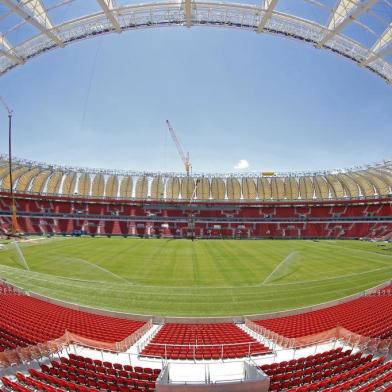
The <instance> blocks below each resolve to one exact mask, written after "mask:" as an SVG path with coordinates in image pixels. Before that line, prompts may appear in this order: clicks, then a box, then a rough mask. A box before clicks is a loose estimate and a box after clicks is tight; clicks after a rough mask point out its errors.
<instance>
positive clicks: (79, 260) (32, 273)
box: [0, 257, 135, 286]
mask: <svg viewBox="0 0 392 392" xmlns="http://www.w3.org/2000/svg"><path fill="white" fill-rule="evenodd" d="M70 259H71V260H73V261H78V262H80V263H85V264H87V265H89V266H92V267H94V268H97V269H99V270H101V271H103V272H105V273H107V274H110V275H112V276H114V277H115V278H116V279H119V280H121V281H122V282H124V283H125V284H126V285H127V286H135V285H134V284H133V283H132V282H130V281H128V280H126V279H125V278H123V277H121V276H119V275H116V274H115V273H113V272H111V271H109V270H107V269H105V268H103V267H101V266H99V265H97V264H93V263H90V262H89V261H87V260H84V259H80V258H74V257H72V258H70ZM1 267H5V268H6V269H7V268H8V269H12V270H13V271H17V270H18V269H17V268H13V267H9V266H5V265H1V266H0V268H1ZM29 271H30V270H29ZM30 274H31V275H34V276H35V277H37V276H39V275H41V276H48V277H49V276H50V277H52V276H53V277H54V278H60V279H69V280H76V281H77V280H78V279H75V278H68V277H65V276H59V275H50V274H44V273H42V272H36V271H30ZM38 280H39V279H38ZM49 280H50V279H49ZM80 280H81V281H82V282H91V283H94V282H95V283H97V282H96V281H89V280H82V279H80ZM52 281H53V279H52ZM98 283H102V282H98ZM105 283H107V282H105Z"/></svg>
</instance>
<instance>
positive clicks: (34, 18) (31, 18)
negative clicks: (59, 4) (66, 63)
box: [0, 0, 64, 47]
mask: <svg viewBox="0 0 392 392" xmlns="http://www.w3.org/2000/svg"><path fill="white" fill-rule="evenodd" d="M0 1H1V2H2V3H3V4H4V5H6V6H7V7H8V8H10V9H11V10H12V11H14V12H15V14H17V15H19V16H20V17H21V18H22V19H24V20H25V21H26V22H27V23H29V24H31V25H32V26H34V27H35V28H37V29H38V30H39V31H41V33H43V34H45V35H46V36H47V37H49V38H50V39H51V40H52V41H53V42H55V43H56V45H58V46H60V47H64V43H63V42H62V41H61V40H60V39H59V38H58V37H57V35H56V34H55V33H53V31H52V29H53V25H52V23H51V22H50V20H49V18H48V16H47V14H46V11H45V7H44V6H43V5H42V3H41V0H31V1H28V0H23V1H22V2H20V3H17V4H15V3H14V2H13V1H12V0H0ZM22 6H24V7H23V8H22ZM25 8H27V10H28V11H29V12H27V11H26V10H25Z"/></svg>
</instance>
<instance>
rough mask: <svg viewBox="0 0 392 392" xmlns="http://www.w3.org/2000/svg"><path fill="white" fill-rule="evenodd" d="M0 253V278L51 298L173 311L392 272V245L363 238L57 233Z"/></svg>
mask: <svg viewBox="0 0 392 392" xmlns="http://www.w3.org/2000/svg"><path fill="white" fill-rule="evenodd" d="M20 248H21V250H22V253H23V255H24V257H25V259H26V262H27V265H28V268H29V270H27V269H26V267H24V266H23V263H22V262H21V260H22V258H21V255H20V253H18V252H17V249H16V247H15V245H13V244H8V245H6V247H5V249H3V250H0V276H1V277H2V278H6V279H7V280H8V281H10V282H12V283H15V284H16V285H18V286H20V287H23V288H25V289H28V290H31V291H34V292H38V293H41V294H44V295H47V296H49V297H53V298H58V299H62V300H65V301H70V302H73V303H78V304H83V305H89V306H94V307H99V308H106V309H111V310H119V311H125V312H132V313H141V314H154V315H170V316H227V315H249V314H255V313H265V312H272V311H278V310H282V309H289V308H296V307H302V306H307V305H313V304H317V303H321V302H325V301H329V300H332V299H337V298H341V297H344V296H347V295H350V294H353V293H356V292H359V291H361V290H364V289H367V288H370V287H373V286H375V285H377V284H379V283H382V282H384V281H386V280H388V279H391V278H392V247H391V246H390V245H384V246H380V245H378V244H375V243H368V242H359V241H332V240H330V241H317V242H316V241H306V240H271V241H269V240H264V241H250V240H249V241H248V240H243V241H238V240H237V241H230V240H198V241H194V242H191V241H189V240H172V239H136V238H134V239H130V238H53V239H44V240H42V241H40V240H37V241H31V242H30V241H28V242H24V243H21V244H20Z"/></svg>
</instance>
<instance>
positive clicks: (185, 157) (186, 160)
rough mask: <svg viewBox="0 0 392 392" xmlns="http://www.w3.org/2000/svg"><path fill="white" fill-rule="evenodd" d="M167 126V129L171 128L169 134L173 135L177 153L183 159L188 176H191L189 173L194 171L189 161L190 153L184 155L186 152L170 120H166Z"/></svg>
mask: <svg viewBox="0 0 392 392" xmlns="http://www.w3.org/2000/svg"><path fill="white" fill-rule="evenodd" d="M166 124H167V127H168V128H169V132H170V135H171V137H172V139H173V142H174V144H175V145H176V147H177V151H178V154H179V155H180V157H181V160H182V163H183V164H184V167H185V171H186V175H187V176H189V173H190V172H191V170H192V165H191V163H190V161H189V152H187V153H186V155H185V154H184V150H183V148H182V146H181V143H180V141H179V140H178V138H177V135H176V132H175V131H174V129H173V127H172V126H171V124H170V122H169V120H166Z"/></svg>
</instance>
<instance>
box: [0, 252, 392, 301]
mask: <svg viewBox="0 0 392 392" xmlns="http://www.w3.org/2000/svg"><path fill="white" fill-rule="evenodd" d="M292 253H299V252H296V251H294V252H291V253H290V254H289V255H287V256H286V257H285V259H284V260H282V261H281V262H280V263H279V265H278V266H277V267H276V268H275V269H274V271H275V270H277V268H278V267H279V266H280V265H281V264H282V263H283V262H284V261H286V260H287V259H288V257H289V256H290V255H291V254H292ZM75 260H78V261H81V262H85V263H87V264H90V265H93V266H95V267H96V268H99V269H102V270H103V271H104V272H107V273H109V274H112V275H114V276H115V277H116V278H118V279H120V280H121V281H123V282H125V283H126V285H127V286H131V287H134V288H141V289H143V288H156V289H176V290H178V289H183V290H192V289H196V290H198V289H200V290H206V289H212V290H216V289H248V288H257V287H263V286H266V287H274V286H278V287H279V286H293V285H296V284H304V283H318V282H325V281H330V280H339V279H343V278H348V277H353V276H357V275H366V274H369V273H372V272H377V271H383V270H388V269H390V268H392V266H387V267H380V268H375V269H372V270H368V271H362V272H353V273H350V274H345V275H338V276H332V277H329V278H323V279H311V280H301V281H296V282H287V283H261V284H260V283H259V284H255V285H247V286H161V285H142V284H135V283H132V282H130V281H128V280H126V279H125V278H121V277H120V276H119V275H116V274H114V273H112V272H111V271H108V270H106V269H104V268H103V267H100V266H98V265H96V264H92V263H89V262H88V261H86V260H83V259H79V258H77V259H75ZM1 269H3V270H9V271H10V272H11V271H13V272H16V274H17V276H21V275H22V274H23V275H30V277H31V278H32V279H36V280H38V281H52V282H53V283H56V281H57V283H60V282H59V280H60V281H61V280H65V281H71V282H81V283H87V284H96V283H102V281H96V280H85V279H78V278H70V277H67V276H61V275H51V274H45V273H42V272H37V271H28V272H27V271H26V270H21V269H19V268H14V267H9V266H5V265H1V264H0V270H1ZM274 271H272V273H273V272H274ZM272 273H271V274H270V276H271V275H272ZM267 278H268V277H267ZM104 283H105V284H106V285H107V287H110V288H112V289H114V290H117V291H118V290H121V286H120V285H119V283H117V284H116V283H114V284H113V282H110V284H108V283H109V282H104ZM116 285H118V286H117V288H116V287H115V286H116ZM75 287H76V286H75ZM171 295H178V296H183V295H184V293H178V294H176V293H171ZM190 295H193V294H190ZM231 300H232V302H235V300H234V297H233V294H232V299H231Z"/></svg>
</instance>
